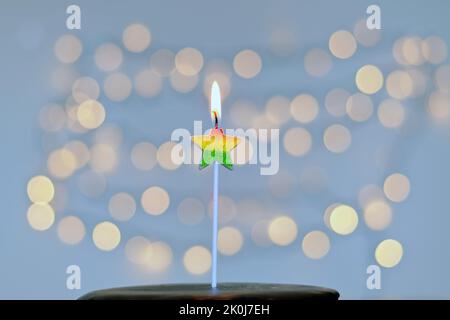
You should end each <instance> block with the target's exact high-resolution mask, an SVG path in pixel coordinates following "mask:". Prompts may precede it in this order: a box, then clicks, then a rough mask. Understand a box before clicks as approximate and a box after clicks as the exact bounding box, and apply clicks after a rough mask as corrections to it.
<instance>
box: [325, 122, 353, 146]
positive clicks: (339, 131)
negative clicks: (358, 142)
mask: <svg viewBox="0 0 450 320" xmlns="http://www.w3.org/2000/svg"><path fill="white" fill-rule="evenodd" d="M323 142H324V144H325V147H326V148H327V149H328V150H329V151H331V152H333V153H342V152H344V151H345V150H347V149H348V147H349V146H350V144H351V142H352V136H351V133H350V131H349V130H348V129H347V128H346V127H345V126H343V125H341V124H333V125H331V126H329V127H328V128H327V129H326V130H325V132H324V134H323Z"/></svg>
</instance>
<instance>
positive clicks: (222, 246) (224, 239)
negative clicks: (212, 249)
mask: <svg viewBox="0 0 450 320" xmlns="http://www.w3.org/2000/svg"><path fill="white" fill-rule="evenodd" d="M243 244H244V237H243V236H242V233H241V232H240V231H239V230H238V229H237V228H234V227H223V228H221V229H220V230H219V234H218V239H217V249H218V250H219V252H220V253H221V254H223V255H226V256H232V255H235V254H236V253H238V252H239V251H240V250H241V248H242V245H243Z"/></svg>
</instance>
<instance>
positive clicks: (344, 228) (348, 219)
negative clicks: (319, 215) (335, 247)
mask: <svg viewBox="0 0 450 320" xmlns="http://www.w3.org/2000/svg"><path fill="white" fill-rule="evenodd" d="M358 220H359V219H358V214H357V213H356V211H355V209H353V208H352V207H350V206H348V205H345V204H340V205H338V206H336V207H335V208H333V209H332V211H331V214H330V226H331V229H332V230H333V231H334V232H336V233H338V234H340V235H348V234H350V233H352V232H353V231H355V229H356V227H357V226H358Z"/></svg>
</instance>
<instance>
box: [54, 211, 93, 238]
mask: <svg viewBox="0 0 450 320" xmlns="http://www.w3.org/2000/svg"><path fill="white" fill-rule="evenodd" d="M57 232H58V238H59V239H60V240H61V241H62V242H63V243H65V244H68V245H76V244H78V243H80V242H81V241H82V240H83V238H84V236H85V234H86V227H85V226H84V223H83V221H81V219H80V218H78V217H76V216H66V217H64V218H62V219H61V220H60V221H59V222H58V230H57Z"/></svg>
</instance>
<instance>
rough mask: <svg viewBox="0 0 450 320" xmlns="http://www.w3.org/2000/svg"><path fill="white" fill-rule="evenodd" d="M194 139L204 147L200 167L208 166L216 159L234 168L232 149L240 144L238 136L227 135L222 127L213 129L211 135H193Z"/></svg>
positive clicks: (227, 166) (228, 167)
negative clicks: (231, 155)
mask: <svg viewBox="0 0 450 320" xmlns="http://www.w3.org/2000/svg"><path fill="white" fill-rule="evenodd" d="M192 141H193V142H194V143H195V144H196V145H198V146H199V147H200V148H201V149H202V160H201V162H200V169H203V168H206V167H207V166H209V165H210V164H211V163H213V162H214V161H217V162H218V163H220V164H221V165H223V166H224V167H225V168H227V169H229V170H232V169H233V163H232V161H231V157H230V151H231V150H232V149H233V148H235V147H236V146H237V145H238V144H239V142H240V139H239V138H238V137H235V136H227V135H225V134H224V133H223V130H222V129H212V130H211V133H210V134H209V135H203V136H193V137H192Z"/></svg>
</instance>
